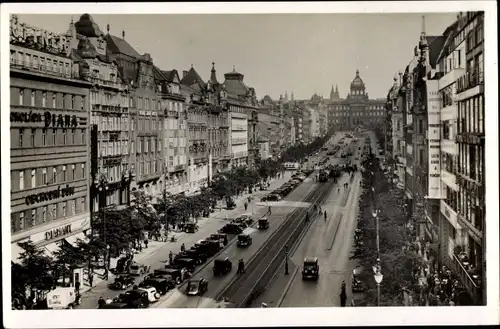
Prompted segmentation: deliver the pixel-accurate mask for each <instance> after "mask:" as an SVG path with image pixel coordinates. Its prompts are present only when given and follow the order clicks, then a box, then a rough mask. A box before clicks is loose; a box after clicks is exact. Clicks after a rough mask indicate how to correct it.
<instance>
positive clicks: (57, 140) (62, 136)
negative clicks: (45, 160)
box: [10, 128, 87, 149]
mask: <svg viewBox="0 0 500 329" xmlns="http://www.w3.org/2000/svg"><path fill="white" fill-rule="evenodd" d="M86 136H87V134H86V129H85V128H84V129H66V128H49V129H46V128H32V129H29V128H17V129H15V128H13V129H11V130H10V147H11V149H15V148H34V147H44V146H77V145H86V144H87V140H86Z"/></svg>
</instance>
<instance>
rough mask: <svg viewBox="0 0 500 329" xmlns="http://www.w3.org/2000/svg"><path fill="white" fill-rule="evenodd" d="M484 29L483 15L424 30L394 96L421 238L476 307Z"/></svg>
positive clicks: (481, 287) (480, 286)
mask: <svg viewBox="0 0 500 329" xmlns="http://www.w3.org/2000/svg"><path fill="white" fill-rule="evenodd" d="M483 33H484V32H483V14H482V13H479V12H474V13H467V14H460V15H458V17H457V21H456V22H454V23H453V24H452V25H450V26H449V27H448V28H447V29H446V30H445V31H444V33H443V35H442V36H437V37H435V36H434V37H429V36H426V35H425V33H422V36H421V39H420V42H419V46H418V47H415V52H414V58H413V59H412V61H411V62H410V64H409V65H408V66H407V67H406V71H405V73H404V75H403V77H402V81H401V85H400V86H399V87H398V86H397V83H396V84H395V86H393V88H392V89H391V93H390V96H391V97H390V100H391V105H392V106H393V107H392V108H393V112H392V114H393V123H395V124H396V126H393V129H392V131H393V136H392V137H393V141H394V142H395V143H394V150H395V152H401V151H402V150H401V149H400V148H399V146H402V148H403V153H404V149H406V159H405V161H402V162H403V166H404V167H405V170H406V175H405V176H404V182H403V184H404V186H405V189H406V195H407V197H408V199H409V200H408V201H407V202H408V205H409V207H408V210H409V213H410V214H413V217H414V218H416V219H417V224H418V225H417V228H418V230H417V236H418V237H419V238H421V239H423V240H426V241H428V242H431V244H430V246H431V249H435V248H436V247H437V249H438V250H437V264H438V265H441V264H445V265H447V266H448V267H450V268H452V269H453V270H454V272H455V273H456V274H458V275H459V276H460V277H461V281H462V283H463V285H464V286H465V287H466V290H467V291H468V293H469V295H470V296H471V297H472V301H473V303H475V304H485V303H486V296H485V295H486V292H485V286H486V285H485V278H484V273H485V254H484V249H485V248H484V241H485V201H484V183H485V177H484V172H485V167H484V166H485V164H484V162H485V155H484V80H483V72H484V67H483V66H484V64H483V38H484V34H483ZM399 113H401V114H402V127H403V138H402V139H401V138H400V137H401V135H399V132H400V131H399V128H398V123H397V122H398V121H399ZM399 141H402V142H401V145H397V144H399ZM399 179H401V175H399Z"/></svg>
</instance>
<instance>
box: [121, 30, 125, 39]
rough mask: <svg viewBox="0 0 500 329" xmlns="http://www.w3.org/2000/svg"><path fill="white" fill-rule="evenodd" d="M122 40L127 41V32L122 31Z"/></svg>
mask: <svg viewBox="0 0 500 329" xmlns="http://www.w3.org/2000/svg"><path fill="white" fill-rule="evenodd" d="M122 39H123V40H125V30H123V31H122Z"/></svg>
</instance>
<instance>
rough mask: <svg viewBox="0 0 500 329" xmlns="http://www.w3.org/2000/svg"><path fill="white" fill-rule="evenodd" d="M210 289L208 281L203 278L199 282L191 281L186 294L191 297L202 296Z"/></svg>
mask: <svg viewBox="0 0 500 329" xmlns="http://www.w3.org/2000/svg"><path fill="white" fill-rule="evenodd" d="M207 289H208V281H207V280H205V279H203V278H201V279H198V280H192V281H189V283H188V285H187V288H186V293H187V294H188V295H189V296H199V295H202V294H203V293H204V292H205V291H207Z"/></svg>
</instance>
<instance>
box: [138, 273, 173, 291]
mask: <svg viewBox="0 0 500 329" xmlns="http://www.w3.org/2000/svg"><path fill="white" fill-rule="evenodd" d="M148 286H151V287H154V288H156V291H158V292H159V293H160V295H165V294H166V293H167V292H168V291H169V290H170V289H173V288H175V286H176V282H175V280H174V279H173V277H172V276H170V275H165V276H154V275H150V276H147V277H146V278H144V281H142V282H141V283H140V284H139V287H148Z"/></svg>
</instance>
